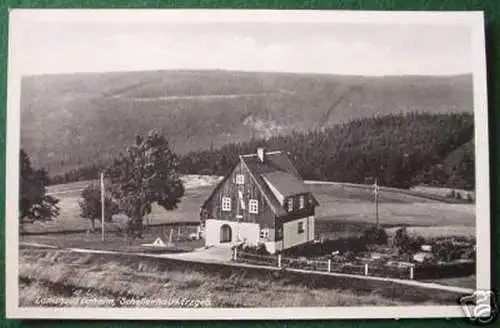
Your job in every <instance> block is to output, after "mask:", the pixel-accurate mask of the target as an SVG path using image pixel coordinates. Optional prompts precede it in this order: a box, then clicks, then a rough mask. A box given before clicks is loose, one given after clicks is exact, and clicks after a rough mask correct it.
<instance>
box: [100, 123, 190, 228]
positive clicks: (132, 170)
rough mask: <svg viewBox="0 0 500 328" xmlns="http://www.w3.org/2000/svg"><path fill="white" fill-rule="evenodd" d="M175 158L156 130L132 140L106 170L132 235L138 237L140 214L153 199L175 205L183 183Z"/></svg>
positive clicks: (168, 207) (155, 201)
mask: <svg viewBox="0 0 500 328" xmlns="http://www.w3.org/2000/svg"><path fill="white" fill-rule="evenodd" d="M178 165H179V160H178V158H177V156H176V155H175V154H174V153H173V152H172V151H171V149H170V148H169V144H168V141H167V140H166V139H165V137H164V136H163V135H160V134H159V133H158V132H157V131H155V130H153V131H151V132H150V133H149V134H148V135H147V136H146V137H145V138H144V137H142V136H139V135H138V136H137V137H136V140H135V143H134V144H133V145H132V146H130V147H129V148H128V149H127V150H126V152H124V153H122V154H121V155H119V156H118V158H116V159H115V161H114V163H113V165H112V166H111V168H110V169H109V170H108V175H109V177H110V178H111V181H112V185H113V188H112V192H113V197H114V198H115V199H117V200H118V203H119V206H120V210H122V211H123V212H124V213H125V214H126V215H127V216H128V217H129V223H128V231H129V235H131V236H132V237H134V238H135V237H142V231H143V218H144V216H145V215H146V214H149V213H150V212H151V209H152V205H153V204H154V203H157V204H158V205H160V206H161V207H163V208H164V209H166V210H173V209H175V208H177V205H178V204H179V202H180V200H181V198H182V196H183V195H184V186H183V184H182V181H181V179H180V176H179V174H178Z"/></svg>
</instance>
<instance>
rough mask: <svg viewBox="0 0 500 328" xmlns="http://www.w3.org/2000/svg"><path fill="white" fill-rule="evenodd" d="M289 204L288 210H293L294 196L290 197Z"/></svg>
mask: <svg viewBox="0 0 500 328" xmlns="http://www.w3.org/2000/svg"><path fill="white" fill-rule="evenodd" d="M287 205H288V212H293V197H290V198H288V201H287Z"/></svg>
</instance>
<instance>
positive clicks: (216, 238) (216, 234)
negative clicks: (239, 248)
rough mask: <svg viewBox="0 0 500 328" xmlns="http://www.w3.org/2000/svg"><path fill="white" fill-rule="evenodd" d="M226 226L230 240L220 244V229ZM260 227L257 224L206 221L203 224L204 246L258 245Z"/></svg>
mask: <svg viewBox="0 0 500 328" xmlns="http://www.w3.org/2000/svg"><path fill="white" fill-rule="evenodd" d="M224 224H227V225H229V226H230V227H231V232H232V239H231V242H229V243H221V242H220V237H221V227H222V226H223V225H224ZM259 236H260V227H259V224H257V223H251V222H236V221H228V220H213V219H210V220H207V221H206V223H205V246H219V245H227V246H233V245H235V244H238V243H240V242H243V241H246V243H247V244H249V245H253V246H255V245H257V244H258V243H259Z"/></svg>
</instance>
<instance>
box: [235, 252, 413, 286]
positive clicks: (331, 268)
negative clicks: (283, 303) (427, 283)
mask: <svg viewBox="0 0 500 328" xmlns="http://www.w3.org/2000/svg"><path fill="white" fill-rule="evenodd" d="M233 261H236V262H244V263H248V264H257V265H268V266H272V267H278V268H283V269H285V268H293V269H302V270H309V271H319V272H337V273H347V274H355V275H365V276H376V277H387V278H398V279H411V280H413V279H414V277H415V266H414V265H409V266H398V265H369V264H352V263H338V262H334V261H332V260H327V261H320V260H302V259H295V258H289V257H284V256H282V255H281V254H278V255H260V254H254V253H246V252H242V251H239V250H237V249H233Z"/></svg>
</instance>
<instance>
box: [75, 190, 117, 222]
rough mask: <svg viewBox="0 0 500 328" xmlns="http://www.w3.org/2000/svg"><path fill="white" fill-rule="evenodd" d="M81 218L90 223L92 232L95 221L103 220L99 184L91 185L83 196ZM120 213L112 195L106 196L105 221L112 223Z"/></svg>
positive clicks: (84, 191) (80, 203) (83, 192)
mask: <svg viewBox="0 0 500 328" xmlns="http://www.w3.org/2000/svg"><path fill="white" fill-rule="evenodd" d="M78 204H79V205H80V216H81V217H82V218H86V219H88V220H89V222H90V230H91V231H94V229H95V220H98V219H101V212H102V205H101V188H100V186H99V184H97V183H94V182H93V183H90V184H89V185H87V187H85V189H84V190H83V191H82V194H81V200H80V201H79V202H78ZM118 212H119V208H118V204H117V203H116V202H115V201H114V200H113V198H112V197H111V195H106V194H105V195H104V220H105V221H106V222H110V221H111V218H112V217H113V215H114V214H117V213H118Z"/></svg>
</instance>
